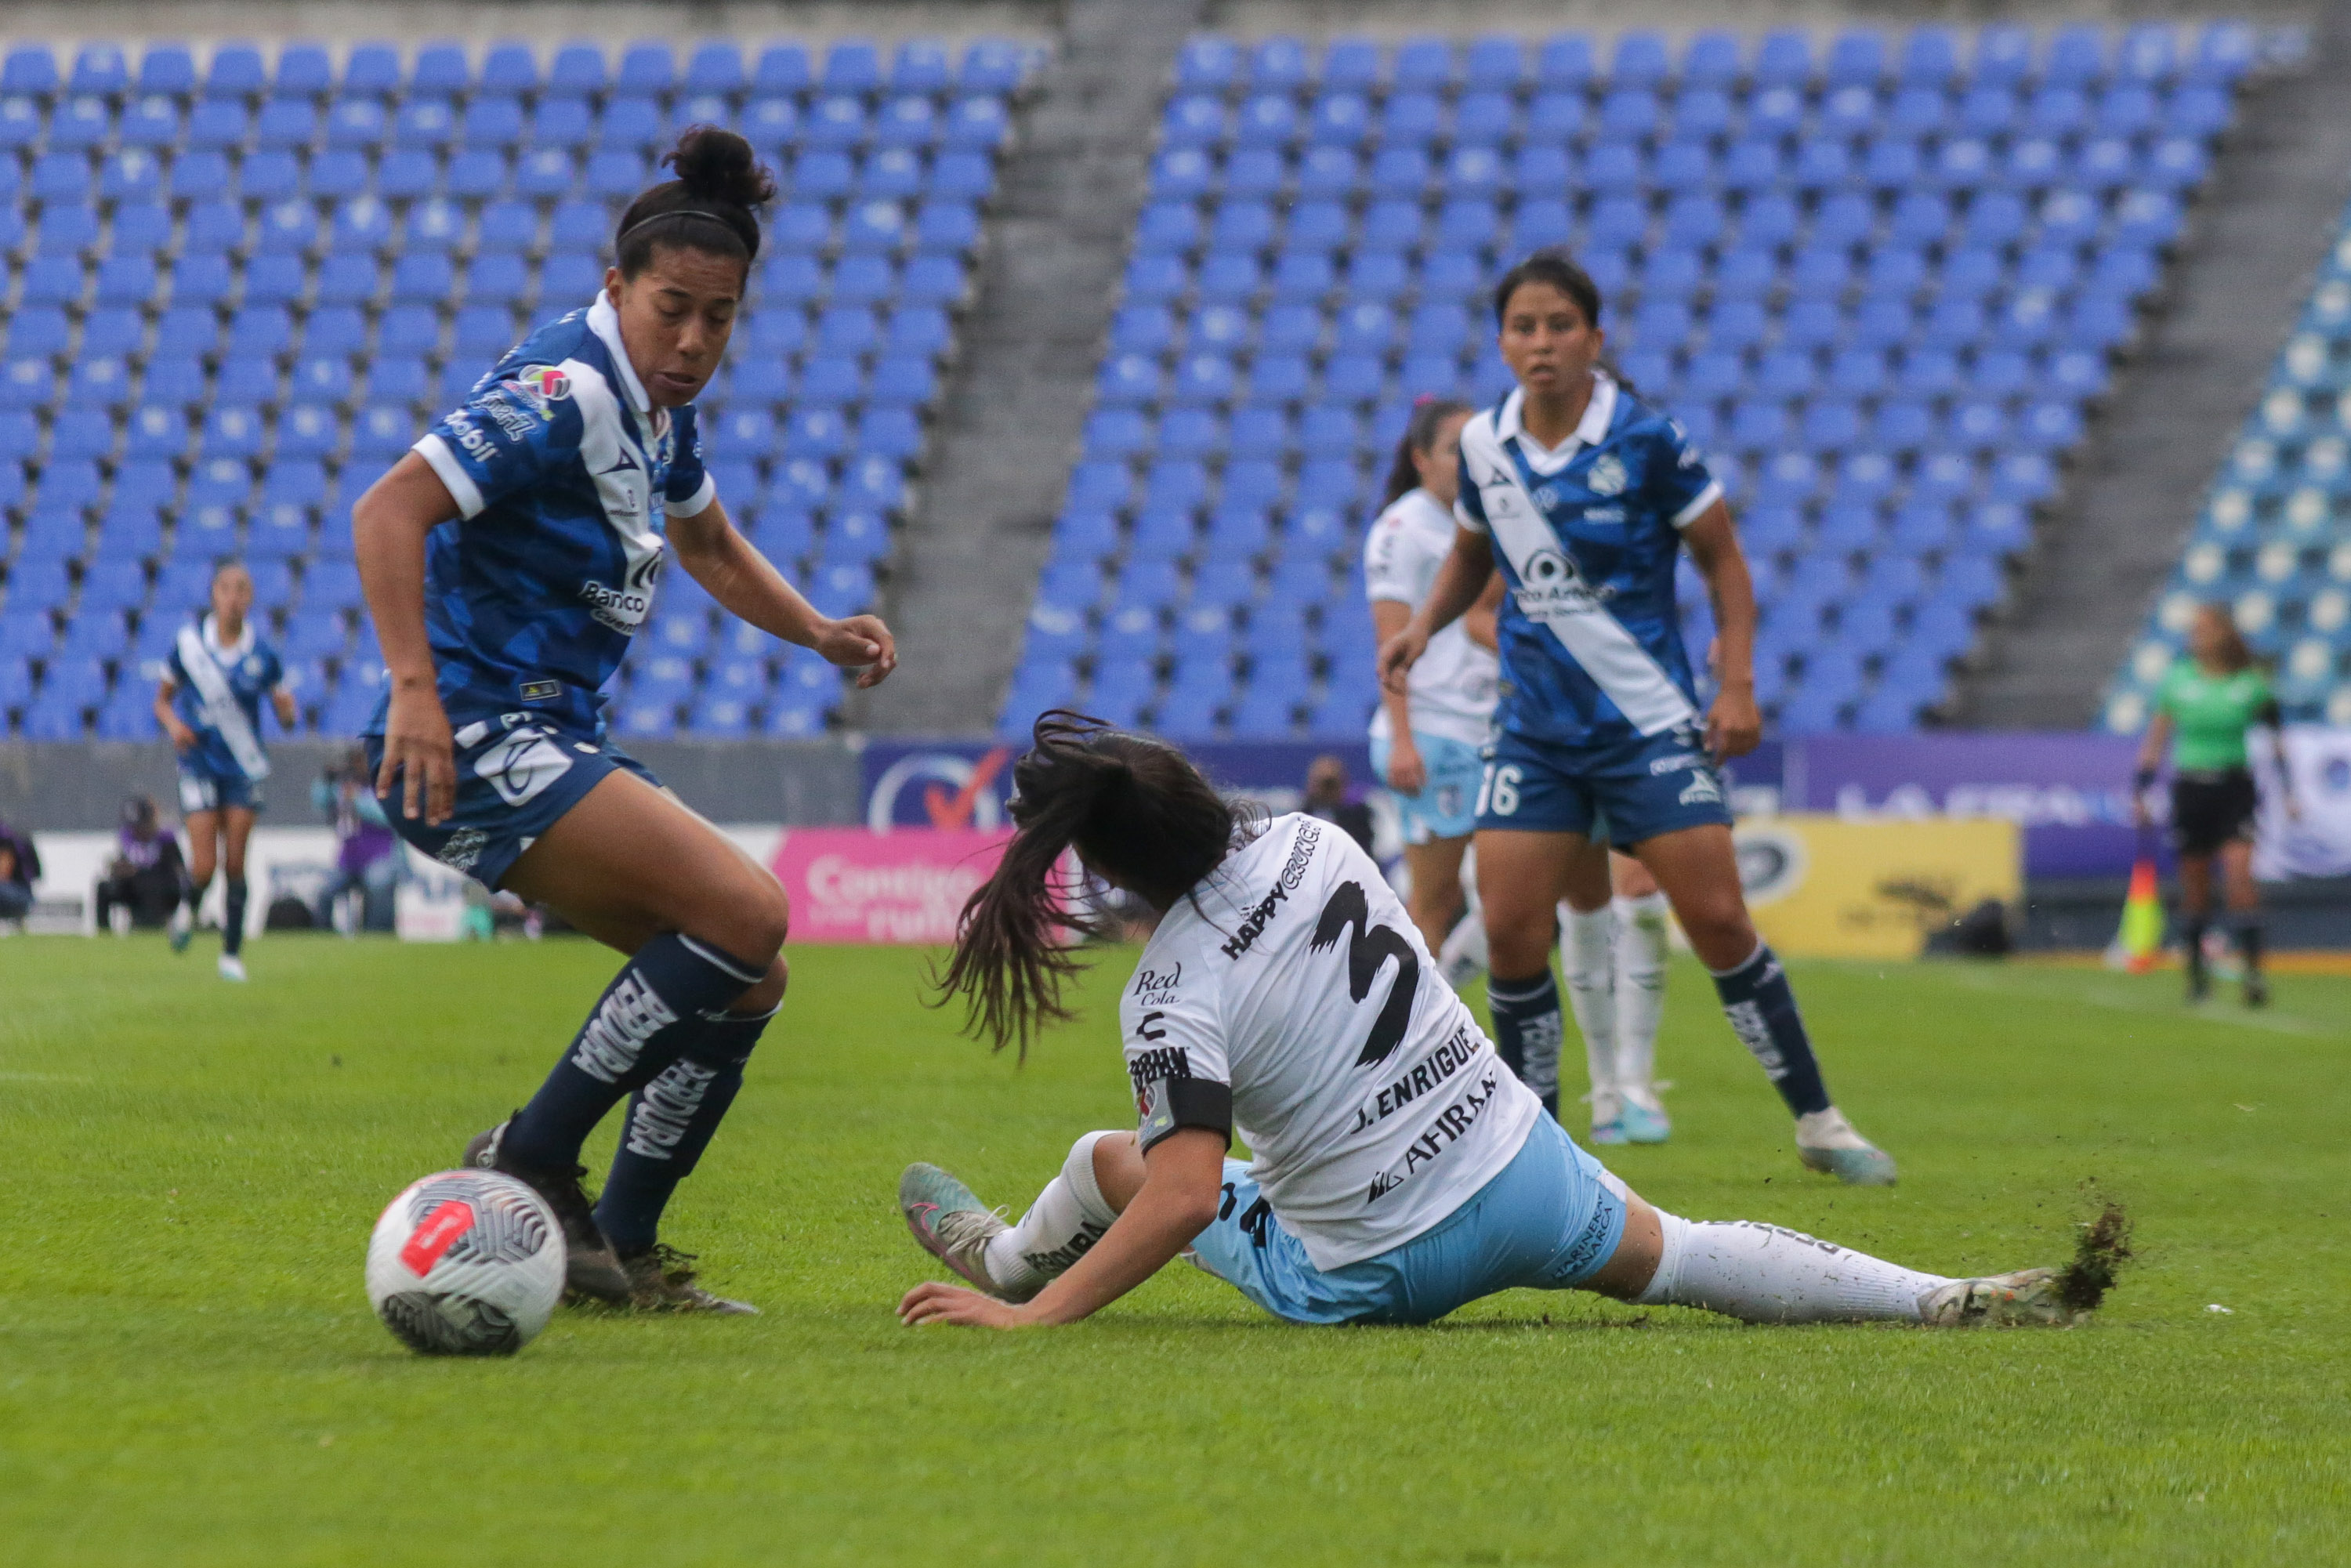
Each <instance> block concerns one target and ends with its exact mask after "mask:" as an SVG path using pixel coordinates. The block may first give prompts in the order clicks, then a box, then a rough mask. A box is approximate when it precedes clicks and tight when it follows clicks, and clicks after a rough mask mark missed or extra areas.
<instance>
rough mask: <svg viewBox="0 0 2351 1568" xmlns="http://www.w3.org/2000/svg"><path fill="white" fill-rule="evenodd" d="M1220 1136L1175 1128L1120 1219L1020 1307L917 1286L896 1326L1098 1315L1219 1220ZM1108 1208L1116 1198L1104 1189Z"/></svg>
mask: <svg viewBox="0 0 2351 1568" xmlns="http://www.w3.org/2000/svg"><path fill="white" fill-rule="evenodd" d="M1226 1147H1227V1140H1226V1139H1225V1138H1224V1136H1223V1135H1222V1134H1217V1133H1211V1132H1209V1131H1207V1130H1206V1129H1205V1128H1200V1127H1179V1128H1177V1129H1176V1130H1175V1132H1173V1133H1170V1134H1167V1136H1165V1138H1162V1139H1161V1140H1160V1141H1159V1142H1157V1143H1155V1144H1154V1145H1151V1147H1150V1149H1149V1150H1148V1151H1146V1152H1145V1153H1144V1155H1143V1168H1144V1177H1143V1185H1142V1186H1141V1187H1140V1188H1139V1189H1137V1190H1136V1192H1135V1193H1134V1197H1131V1198H1129V1199H1128V1200H1127V1202H1126V1203H1125V1205H1124V1206H1123V1207H1122V1208H1121V1209H1120V1212H1119V1217H1118V1219H1117V1221H1116V1222H1115V1223H1113V1225H1112V1226H1111V1228H1110V1229H1109V1230H1107V1231H1105V1232H1104V1233H1103V1235H1102V1239H1101V1240H1100V1241H1097V1242H1095V1243H1094V1245H1093V1249H1092V1251H1090V1252H1088V1253H1087V1254H1086V1255H1085V1256H1084V1257H1083V1258H1081V1259H1079V1260H1078V1261H1077V1262H1076V1263H1074V1264H1072V1265H1071V1268H1070V1271H1069V1272H1068V1273H1066V1274H1063V1275H1062V1276H1061V1278H1060V1279H1058V1280H1055V1281H1053V1282H1052V1283H1051V1284H1050V1285H1048V1286H1046V1287H1045V1288H1044V1290H1043V1291H1040V1292H1039V1293H1038V1295H1037V1299H1036V1300H1034V1301H1029V1302H1028V1303H1026V1304H1025V1305H1021V1306H1014V1305H1012V1304H1011V1303H1010V1302H1008V1301H998V1300H997V1299H996V1298H995V1297H993V1296H983V1295H981V1294H980V1293H979V1292H978V1291H971V1290H967V1289H965V1288H964V1287H963V1286H961V1285H944V1284H938V1283H935V1282H934V1283H930V1284H924V1285H917V1286H915V1287H914V1289H913V1290H911V1291H907V1292H906V1295H905V1299H904V1300H903V1301H900V1302H899V1303H898V1317H899V1321H901V1322H904V1323H906V1324H907V1325H909V1326H910V1327H911V1326H914V1325H916V1324H921V1323H969V1324H975V1325H977V1326H979V1327H982V1328H998V1329H1013V1328H1029V1327H1032V1326H1039V1325H1043V1324H1050V1323H1069V1322H1077V1321H1078V1320H1079V1319H1080V1318H1082V1317H1086V1316H1089V1315H1091V1314H1092V1313H1094V1312H1099V1311H1101V1310H1102V1308H1103V1307H1105V1306H1107V1305H1109V1304H1110V1303H1111V1302H1113V1301H1116V1300H1118V1299H1119V1298H1120V1297H1121V1296H1123V1295H1124V1294H1126V1293H1127V1292H1128V1291H1132V1290H1133V1289H1134V1288H1135V1287H1136V1286H1137V1285H1140V1284H1141V1283H1143V1281H1145V1280H1148V1279H1149V1278H1151V1276H1152V1275H1154V1274H1156V1273H1157V1272H1159V1270H1162V1269H1164V1268H1165V1267H1166V1266H1167V1264H1168V1263H1169V1262H1170V1261H1171V1260H1173V1259H1175V1256H1176V1255H1177V1254H1178V1253H1180V1252H1182V1251H1183V1250H1184V1249H1185V1248H1186V1247H1189V1246H1190V1245H1191V1244H1192V1239H1193V1238H1195V1237H1196V1236H1198V1235H1199V1234H1200V1232H1201V1231H1203V1230H1206V1229H1207V1228H1208V1224H1209V1222H1210V1221H1211V1220H1213V1219H1215V1218H1216V1217H1217V1203H1218V1201H1219V1200H1220V1199H1221V1198H1222V1197H1223V1186H1222V1184H1223V1182H1224V1175H1225V1149H1226ZM1103 1197H1106V1198H1108V1199H1109V1201H1110V1202H1112V1203H1113V1204H1116V1203H1117V1202H1118V1197H1117V1195H1116V1194H1115V1193H1113V1192H1111V1191H1109V1190H1108V1189H1107V1187H1106V1188H1105V1190H1104V1192H1103Z"/></svg>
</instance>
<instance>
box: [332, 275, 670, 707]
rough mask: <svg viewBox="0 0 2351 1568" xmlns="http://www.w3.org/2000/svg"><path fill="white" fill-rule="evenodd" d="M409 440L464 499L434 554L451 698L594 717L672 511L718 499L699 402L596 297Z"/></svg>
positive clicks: (431, 561) (656, 573) (642, 606)
mask: <svg viewBox="0 0 2351 1568" xmlns="http://www.w3.org/2000/svg"><path fill="white" fill-rule="evenodd" d="M415 451H416V453H417V455H419V456H421V457H423V459H424V461H425V462H426V463H428V464H430V465H432V467H433V472H434V473H435V474H436V475H438V476H440V478H441V482H442V483H443V484H444V485H445V486H448V489H449V494H450V495H451V496H452V497H455V500H456V503H457V510H458V517H457V520H456V521H455V522H450V523H444V524H443V525H442V526H441V527H440V528H435V529H434V531H433V535H432V538H430V540H429V541H428V543H427V545H426V549H425V561H424V623H425V631H426V633H427V635H428V636H429V638H430V640H431V642H432V646H433V657H434V663H435V664H436V665H437V666H438V670H439V677H440V679H439V685H440V692H441V700H442V702H443V704H444V706H447V707H448V708H449V709H450V710H451V712H452V713H453V714H455V713H457V712H460V711H462V712H465V713H469V714H479V713H482V712H485V711H488V712H498V711H505V710H509V709H514V708H517V707H520V708H534V709H539V710H542V711H545V712H547V713H548V714H549V716H551V717H554V718H557V719H559V720H562V721H565V722H568V723H569V724H570V725H572V726H575V727H592V726H593V724H594V723H595V718H596V712H597V708H598V706H599V698H598V696H597V691H598V688H599V687H601V686H602V685H604V683H605V682H606V681H608V680H610V679H611V675H612V673H613V672H614V671H615V670H617V669H618V668H619V667H620V664H621V656H622V654H623V653H626V652H627V651H628V646H629V640H630V639H631V638H632V637H633V636H634V635H635V634H636V632H637V628H639V627H640V626H642V625H643V624H644V622H645V616H646V614H647V612H649V611H650V610H651V609H652V608H653V592H654V588H655V585H656V583H657V581H658V580H659V579H660V576H661V570H662V559H663V552H664V549H665V539H664V528H665V519H666V518H667V517H693V516H695V514H697V513H699V512H701V511H702V510H703V509H704V508H705V507H708V506H709V505H710V503H711V501H712V500H713V499H714V498H715V494H716V492H715V487H714V486H712V484H711V482H710V477H709V476H708V475H707V474H705V472H704V470H703V466H702V444H701V439H700V437H699V435H698V434H697V433H696V430H695V411H694V408H693V406H692V405H691V404H688V405H686V406H685V407H683V408H675V409H656V408H654V407H653V404H652V402H650V400H648V398H647V397H646V395H645V390H644V388H643V386H642V385H641V384H639V382H638V381H637V376H636V372H635V371H634V370H632V368H631V367H630V364H629V356H628V353H627V351H626V350H624V349H623V348H622V344H621V326H620V319H619V316H618V314H617V313H616V312H615V311H614V310H613V308H612V306H611V301H610V300H608V299H607V298H604V297H603V296H601V295H599V296H598V297H597V298H596V302H595V303H594V304H593V305H591V306H590V307H589V308H586V309H584V310H574V311H573V312H571V313H570V314H569V315H568V316H565V317H563V318H562V319H559V320H557V321H553V322H550V323H549V324H548V325H547V326H544V327H541V328H540V329H538V330H537V331H535V332H533V333H532V334H531V335H530V336H529V337H528V338H526V339H524V340H523V341H522V342H521V343H520V344H519V345H517V347H516V348H515V349H513V350H511V351H509V352H508V353H507V356H506V358H505V359H503V360H500V361H498V363H497V367H496V369H495V370H493V371H490V373H489V374H488V375H486V376H484V377H483V378H482V379H481V380H480V381H479V382H475V386H474V392H473V395H472V396H471V397H469V398H468V399H467V400H466V401H465V405H464V406H463V407H461V408H459V409H457V410H456V411H455V413H451V414H449V415H448V416H447V417H445V418H444V419H443V420H441V421H440V423H437V424H435V425H434V427H433V428H432V430H431V431H430V432H428V433H427V434H425V435H424V437H423V439H422V440H420V441H418V442H417V444H416V446H415ZM383 717H384V706H383V705H381V704H379V705H378V707H377V711H376V717H375V721H374V723H373V724H372V725H371V727H370V728H369V733H370V734H381V732H382V728H383Z"/></svg>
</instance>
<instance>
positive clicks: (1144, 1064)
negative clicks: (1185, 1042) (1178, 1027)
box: [1126, 1045, 1192, 1109]
mask: <svg viewBox="0 0 2351 1568" xmlns="http://www.w3.org/2000/svg"><path fill="white" fill-rule="evenodd" d="M1126 1076H1127V1078H1128V1080H1129V1081H1130V1082H1133V1083H1134V1093H1135V1103H1136V1106H1137V1108H1138V1109H1141V1108H1142V1102H1143V1098H1144V1096H1145V1095H1147V1094H1148V1093H1149V1092H1151V1086H1152V1085H1153V1084H1155V1083H1164V1082H1166V1081H1167V1080H1168V1079H1171V1078H1189V1077H1191V1076H1192V1058H1191V1056H1190V1054H1189V1053H1188V1052H1186V1051H1185V1049H1184V1048H1183V1047H1182V1046H1180V1045H1164V1046H1161V1047H1159V1048H1157V1049H1156V1050H1154V1051H1136V1052H1135V1053H1134V1056H1133V1057H1132V1058H1130V1059H1129V1060H1128V1061H1127V1064H1126Z"/></svg>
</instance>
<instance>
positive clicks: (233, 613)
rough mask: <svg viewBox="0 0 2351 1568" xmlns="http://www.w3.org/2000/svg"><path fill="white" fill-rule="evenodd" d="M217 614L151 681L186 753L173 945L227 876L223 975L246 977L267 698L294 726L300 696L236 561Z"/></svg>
mask: <svg viewBox="0 0 2351 1568" xmlns="http://www.w3.org/2000/svg"><path fill="white" fill-rule="evenodd" d="M212 601H213V606H212V613H211V614H209V615H206V616H204V618H203V619H201V620H199V621H195V622H190V623H189V624H188V625H185V626H183V627H181V628H180V634H179V636H178V637H177V638H175V639H174V640H173V642H172V656H171V658H170V659H169V660H167V661H166V662H165V664H164V667H163V678H162V682H161V683H160V684H159V685H157V687H156V690H155V719H156V722H157V723H159V724H161V725H162V727H163V733H164V734H165V735H167V736H169V737H171V738H172V749H173V750H174V751H177V752H178V753H179V754H180V814H181V815H182V816H183V818H185V819H186V821H187V827H188V874H189V878H190V881H191V883H193V886H192V888H191V891H190V892H189V894H188V896H187V899H186V901H185V902H184V903H183V904H182V905H181V906H180V908H179V909H178V910H177V911H175V912H174V913H173V915H172V951H173V952H175V953H180V952H185V951H186V950H187V946H188V937H189V936H190V935H191V934H192V933H193V930H194V923H195V915H196V905H197V904H200V903H202V902H203V900H204V890H205V889H206V888H208V887H210V886H211V885H212V880H213V869H214V866H215V865H217V866H218V867H219V868H220V871H221V873H222V875H223V876H224V877H225V879H226V885H225V888H224V889H223V891H224V893H225V894H226V897H227V907H226V909H225V910H224V911H223V913H222V915H221V952H220V977H221V978H222V979H224V980H242V979H244V978H245V956H244V952H245V910H246V887H245V846H246V840H248V839H250V838H251V837H252V836H253V819H254V817H255V815H256V813H258V812H259V811H260V810H261V806H262V800H261V781H262V780H263V779H266V778H268V777H269V753H268V752H267V751H266V749H265V748H264V747H263V746H262V744H261V699H262V698H264V697H265V696H266V697H267V698H268V699H269V702H270V706H273V707H274V708H276V709H277V722H278V723H279V724H281V725H285V726H287V727H292V725H293V723H294V698H293V696H292V695H291V694H290V693H288V692H287V689H286V666H285V665H284V664H281V663H280V662H279V661H278V658H277V649H275V648H272V647H271V646H270V645H269V644H268V643H267V642H266V641H265V640H264V639H263V638H262V636H261V632H260V629H259V628H258V627H256V625H254V623H253V620H252V614H253V574H252V573H250V572H248V571H246V570H245V568H244V567H243V566H242V565H240V564H239V563H237V562H235V561H225V562H223V563H222V564H221V565H220V566H218V567H216V568H215V569H214V571H213V582H212Z"/></svg>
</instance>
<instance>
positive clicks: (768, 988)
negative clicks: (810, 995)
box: [727, 953, 791, 1015]
mask: <svg viewBox="0 0 2351 1568" xmlns="http://www.w3.org/2000/svg"><path fill="white" fill-rule="evenodd" d="M790 985H791V966H790V965H789V964H787V963H786V962H785V961H784V956H783V955H782V954H781V953H778V954H777V955H776V961H775V962H774V963H772V964H770V965H768V974H767V977H766V978H765V979H763V980H761V981H760V982H759V983H758V985H756V986H753V987H752V988H750V989H749V990H747V991H745V992H744V993H743V994H742V995H741V996H739V997H737V998H735V1003H734V1006H733V1007H731V1008H730V1009H727V1010H728V1011H730V1012H737V1013H742V1014H745V1015H751V1014H756V1013H767V1012H773V1011H775V1009H776V1008H777V1007H778V1005H779V1004H780V1003H781V1002H782V1001H783V999H784V992H785V991H786V990H787V989H788V988H789V987H790Z"/></svg>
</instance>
